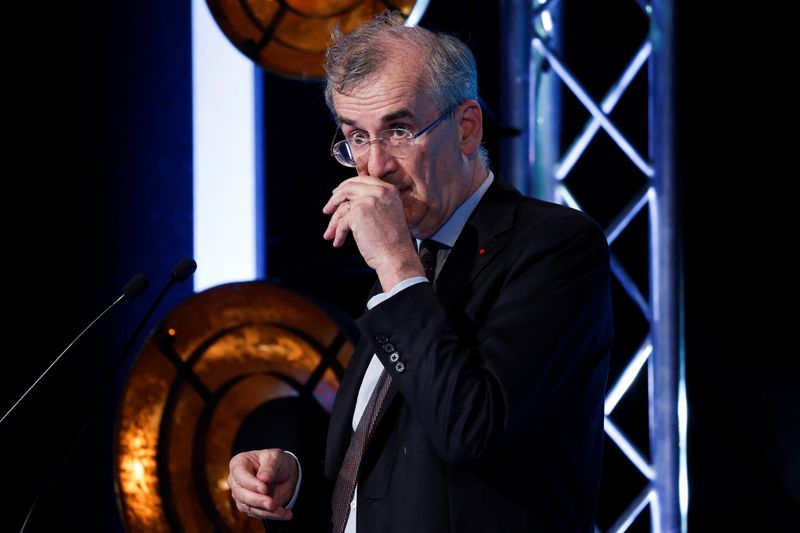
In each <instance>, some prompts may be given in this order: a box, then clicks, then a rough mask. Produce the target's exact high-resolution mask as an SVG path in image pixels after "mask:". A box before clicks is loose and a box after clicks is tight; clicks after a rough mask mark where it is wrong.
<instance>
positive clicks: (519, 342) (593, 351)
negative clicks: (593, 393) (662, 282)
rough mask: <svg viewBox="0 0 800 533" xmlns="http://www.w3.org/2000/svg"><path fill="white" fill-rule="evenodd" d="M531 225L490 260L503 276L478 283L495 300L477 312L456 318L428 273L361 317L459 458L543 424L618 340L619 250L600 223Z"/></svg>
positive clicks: (571, 218) (500, 446) (451, 455)
mask: <svg viewBox="0 0 800 533" xmlns="http://www.w3.org/2000/svg"><path fill="white" fill-rule="evenodd" d="M522 233H523V234H522V235H520V236H519V237H517V238H515V239H514V240H512V242H511V243H510V244H509V245H508V246H507V247H506V248H505V249H504V250H503V252H502V254H503V256H502V257H497V258H494V259H493V262H492V263H491V264H490V265H488V267H487V270H488V269H491V270H490V274H488V275H490V276H492V280H493V281H492V283H491V284H488V283H485V284H484V285H492V287H493V288H492V289H491V290H485V291H483V292H480V291H479V290H478V289H474V288H473V289H474V290H475V294H474V295H473V296H472V297H473V298H478V299H481V298H482V299H483V301H481V302H480V303H479V304H476V305H473V304H474V302H470V305H469V306H468V308H469V309H470V311H468V312H467V313H466V316H459V317H453V316H448V314H447V312H446V311H445V309H444V307H443V306H442V304H441V302H440V301H439V300H438V299H437V296H436V294H435V293H434V290H433V288H432V287H431V285H430V284H426V283H424V284H419V285H415V286H412V287H409V288H407V289H405V290H403V291H401V292H400V293H398V294H396V295H395V296H394V297H393V298H391V299H390V300H387V301H385V302H383V303H381V304H380V305H378V306H376V307H375V308H373V309H372V310H370V311H369V312H368V313H366V314H365V315H364V316H363V317H362V318H360V319H359V321H358V322H357V324H358V327H359V329H360V330H361V333H362V335H364V336H365V337H366V339H367V340H368V341H369V342H371V343H372V345H373V348H374V350H375V353H376V354H378V357H379V359H380V360H381V362H382V363H383V364H384V366H385V367H386V368H387V369H388V372H389V374H390V375H391V376H392V379H393V386H396V387H397V388H398V390H399V394H400V395H402V398H403V400H404V401H405V402H406V403H407V405H408V408H409V409H410V411H411V412H412V413H413V415H414V416H415V417H416V419H417V420H418V421H419V423H420V424H421V425H422V426H423V428H424V429H425V431H426V433H427V435H428V436H429V438H430V441H431V444H432V446H433V447H434V449H435V450H436V452H437V454H438V455H439V457H440V458H441V459H442V460H443V461H444V462H445V463H447V464H450V465H453V466H459V465H468V464H472V463H475V462H479V461H482V460H485V459H490V458H491V457H493V456H494V455H495V454H498V453H502V451H503V450H504V449H505V448H506V447H507V446H509V445H511V444H513V443H514V440H515V438H517V437H518V436H519V434H520V432H523V431H525V432H530V431H535V429H536V420H537V419H539V418H541V417H544V416H546V415H547V413H548V411H549V410H550V409H551V408H552V407H553V406H554V405H555V404H556V403H557V402H559V401H560V399H561V398H562V397H563V395H568V394H569V391H570V387H574V386H580V384H581V382H580V381H579V380H576V376H579V375H582V376H585V375H587V367H590V366H592V365H594V366H596V365H599V364H600V361H601V360H602V359H603V358H605V357H606V356H607V354H608V350H609V348H610V343H611V328H612V320H611V302H610V290H609V263H608V248H607V244H606V241H605V237H604V236H603V234H602V232H601V231H600V230H599V228H598V227H597V226H596V225H594V224H593V223H591V222H589V221H588V220H587V219H586V218H585V217H584V216H583V215H580V214H577V213H576V214H570V215H568V216H565V217H561V218H559V219H556V220H552V221H550V222H549V223H548V227H546V228H538V229H537V230H536V231H535V232H522ZM465 289H466V288H465ZM475 309H480V312H477V311H475ZM462 311H463V309H462Z"/></svg>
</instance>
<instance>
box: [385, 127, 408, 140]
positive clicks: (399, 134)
mask: <svg viewBox="0 0 800 533" xmlns="http://www.w3.org/2000/svg"><path fill="white" fill-rule="evenodd" d="M410 136H411V132H410V131H408V130H407V129H405V128H394V129H391V130H389V134H388V135H387V137H388V139H389V140H391V141H399V140H401V139H407V138H409V137H410Z"/></svg>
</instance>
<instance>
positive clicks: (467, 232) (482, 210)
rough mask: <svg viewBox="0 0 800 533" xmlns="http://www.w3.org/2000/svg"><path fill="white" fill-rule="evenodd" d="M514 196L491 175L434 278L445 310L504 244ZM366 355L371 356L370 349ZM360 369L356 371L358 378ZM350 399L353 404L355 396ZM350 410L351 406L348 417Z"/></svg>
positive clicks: (508, 235) (393, 388)
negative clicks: (489, 181) (479, 199)
mask: <svg viewBox="0 0 800 533" xmlns="http://www.w3.org/2000/svg"><path fill="white" fill-rule="evenodd" d="M515 196H519V192H517V191H516V190H515V189H511V188H509V187H507V186H505V185H503V184H501V183H499V182H498V181H497V180H496V179H495V181H494V182H493V183H492V185H491V186H490V187H489V189H488V190H487V191H486V194H484V196H483V198H481V201H480V202H479V203H478V205H477V206H476V207H475V211H473V212H472V215H471V216H470V218H469V220H467V223H466V224H465V225H464V229H463V230H462V231H461V234H460V235H459V236H458V239H457V240H456V243H455V245H454V246H453V249H452V250H451V251H450V254H449V255H448V256H447V260H446V262H445V264H444V267H442V270H441V272H440V273H439V277H438V278H437V279H436V285H435V290H436V295H437V296H438V297H439V300H440V301H441V302H442V305H443V306H444V308H445V311H448V310H449V309H450V308H451V307H452V306H453V305H455V304H456V303H457V302H458V301H459V296H461V294H462V293H463V292H464V291H466V290H467V289H468V288H469V286H470V283H472V281H473V280H474V279H475V278H476V277H477V276H478V275H479V274H480V273H481V271H483V269H484V268H486V266H487V265H488V264H489V263H491V262H492V260H493V259H494V258H495V257H497V256H498V255H499V253H500V251H501V250H503V249H504V248H505V247H506V245H507V244H508V241H509V239H510V238H511V234H512V232H510V231H509V230H510V229H511V228H512V227H513V224H514V216H515V211H516V203H515V202H514V201H513V200H514V197H515ZM369 355H370V357H371V356H372V354H371V353H370V354H369ZM367 361H369V358H367ZM365 370H366V366H365V367H364V371H365ZM364 371H362V372H361V373H359V374H358V375H359V382H360V378H361V377H363V374H364ZM397 390H398V389H397V387H396V386H395V385H394V384H392V385H391V386H390V387H389V391H388V393H387V395H386V400H385V401H384V402H383V407H382V408H381V410H380V412H379V413H378V419H377V422H376V424H380V423H381V421H382V419H383V415H384V414H385V413H386V411H387V410H388V408H389V406H390V405H391V403H392V400H393V399H394V398H395V396H397ZM352 402H353V404H355V397H354V398H353V400H352ZM352 412H353V409H352V407H351V409H350V417H351V418H352Z"/></svg>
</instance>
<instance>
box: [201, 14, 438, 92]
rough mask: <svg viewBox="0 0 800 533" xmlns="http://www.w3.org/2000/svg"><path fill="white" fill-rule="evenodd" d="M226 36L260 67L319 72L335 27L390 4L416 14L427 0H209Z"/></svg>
mask: <svg viewBox="0 0 800 533" xmlns="http://www.w3.org/2000/svg"><path fill="white" fill-rule="evenodd" d="M207 3H208V7H209V9H210V10H211V14H212V15H213V17H214V19H215V20H216V21H217V24H219V27H220V28H221V29H222V32H223V33H224V34H225V36H226V37H227V38H228V39H229V40H230V41H231V42H232V43H233V44H234V46H236V48H238V49H239V51H240V52H242V53H243V54H244V55H246V56H247V57H249V58H250V59H252V60H253V61H254V62H255V63H257V64H259V65H261V66H262V67H264V68H266V69H268V70H270V71H272V72H275V73H276V74H283V75H286V76H291V77H296V78H303V79H308V78H321V77H322V76H323V75H324V71H323V69H322V64H323V59H324V56H325V50H326V49H327V47H328V42H329V41H330V33H331V28H332V27H333V26H334V25H337V24H339V25H340V27H341V28H342V31H343V32H345V33H347V32H348V31H351V30H353V29H354V28H356V27H358V26H359V25H361V24H362V23H363V22H364V21H366V20H369V19H371V18H372V17H374V16H375V15H377V14H379V13H382V12H383V11H385V10H387V9H394V10H397V11H399V12H400V13H402V14H403V15H404V16H406V18H410V19H411V20H412V21H413V20H418V19H419V17H421V16H422V13H423V12H424V11H425V8H426V7H427V4H428V0H421V1H416V0H391V1H389V0H384V1H377V0H207Z"/></svg>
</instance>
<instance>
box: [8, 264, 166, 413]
mask: <svg viewBox="0 0 800 533" xmlns="http://www.w3.org/2000/svg"><path fill="white" fill-rule="evenodd" d="M149 285H150V282H149V281H148V280H147V277H146V276H145V275H144V274H141V273H140V274H136V275H135V276H133V277H132V278H131V280H130V281H129V282H128V283H126V284H125V286H124V287H123V288H122V294H121V295H120V296H119V298H117V299H116V300H114V303H112V304H111V305H109V306H108V307H106V310H105V311H103V312H102V313H100V314H99V315H98V316H97V318H95V319H94V320H92V322H91V323H90V324H89V325H88V326H86V327H85V328H84V329H83V331H81V332H80V333H79V334H78V336H77V337H75V339H74V340H73V341H72V342H71V343H69V345H68V346H67V347H66V348H64V351H63V352H61V354H60V355H59V356H58V357H56V358H55V360H54V361H53V362H52V363H50V366H48V367H47V368H46V369H45V371H44V372H42V375H41V376H39V377H38V378H37V379H36V381H34V382H33V385H31V386H30V387H28V390H26V391H25V392H24V393H23V395H22V396H20V397H19V399H18V400H17V401H16V402H14V405H12V406H11V409H9V410H8V411H6V414H4V415H3V418H0V424H2V423H3V421H4V420H5V419H6V418H8V415H10V414H11V412H12V411H13V410H14V409H15V408H16V407H17V405H19V404H20V402H21V401H22V400H24V399H25V397H26V396H27V395H28V394H29V393H30V392H31V391H32V390H33V389H34V388H35V387H36V385H38V383H39V382H40V381H41V380H42V378H44V377H45V376H46V375H47V373H48V372H50V369H51V368H53V367H54V366H55V365H56V363H58V361H59V360H60V359H61V358H62V357H63V356H64V354H65V353H67V352H68V351H69V349H70V348H72V346H73V345H74V344H75V343H76V342H78V339H80V338H81V337H83V334H84V333H86V332H87V331H89V330H90V329H91V328H92V326H94V325H95V323H96V322H97V321H98V320H100V319H101V318H103V317H104V316H105V315H106V313H108V312H109V311H111V310H112V309H113V308H115V307H116V306H117V305H118V304H119V303H121V302H124V301H128V300H133V299H134V298H136V297H137V296H140V295H141V294H142V293H143V292H144V291H145V289H147V287H148V286H149Z"/></svg>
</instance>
